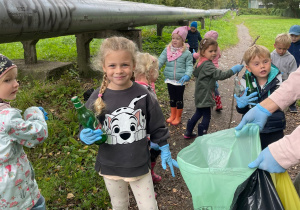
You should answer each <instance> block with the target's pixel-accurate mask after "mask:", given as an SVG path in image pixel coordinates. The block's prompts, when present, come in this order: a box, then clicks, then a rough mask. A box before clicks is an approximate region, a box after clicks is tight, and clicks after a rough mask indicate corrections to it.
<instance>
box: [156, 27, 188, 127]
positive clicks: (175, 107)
mask: <svg viewBox="0 0 300 210" xmlns="http://www.w3.org/2000/svg"><path fill="white" fill-rule="evenodd" d="M187 34H188V27H187V26H182V27H178V28H176V29H175V30H174V31H173V33H172V41H171V42H170V44H168V45H167V47H166V48H165V49H164V51H163V52H162V53H161V55H160V56H159V58H158V61H159V69H161V67H162V66H163V65H164V64H166V67H165V69H164V76H165V83H167V85H168V92H169V97H170V107H171V114H170V117H169V118H168V119H167V122H168V123H171V124H172V125H178V124H179V123H180V122H181V115H182V111H183V93H184V89H185V84H186V82H188V81H189V80H190V78H191V75H192V73H193V56H192V54H191V52H190V51H189V50H188V48H187V46H186V45H185V40H186V36H187Z"/></svg>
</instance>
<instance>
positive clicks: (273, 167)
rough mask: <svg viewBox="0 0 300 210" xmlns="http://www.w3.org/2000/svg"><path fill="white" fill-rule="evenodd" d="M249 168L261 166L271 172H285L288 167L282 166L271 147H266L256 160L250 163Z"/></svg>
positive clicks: (260, 167)
mask: <svg viewBox="0 0 300 210" xmlns="http://www.w3.org/2000/svg"><path fill="white" fill-rule="evenodd" d="M248 167H249V168H259V169H262V170H265V171H268V172H270V173H283V172H285V170H286V169H284V168H282V167H281V165H279V164H278V162H277V161H276V160H275V159H274V157H273V155H272V153H271V152H270V149H269V147H267V148H265V149H264V150H263V151H261V153H260V154H259V155H258V157H257V158H256V160H254V161H253V162H251V163H249V165H248Z"/></svg>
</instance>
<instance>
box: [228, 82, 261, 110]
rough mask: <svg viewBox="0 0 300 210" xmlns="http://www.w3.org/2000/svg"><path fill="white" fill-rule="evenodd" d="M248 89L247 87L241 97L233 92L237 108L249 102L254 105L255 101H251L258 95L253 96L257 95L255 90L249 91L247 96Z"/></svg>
mask: <svg viewBox="0 0 300 210" xmlns="http://www.w3.org/2000/svg"><path fill="white" fill-rule="evenodd" d="M248 89H249V88H248V87H247V88H246V90H245V92H244V94H243V95H242V96H241V97H238V96H237V95H236V94H234V98H235V100H236V104H237V106H238V107H239V108H244V107H246V106H248V105H249V104H250V105H254V106H255V105H256V103H253V102H252V101H256V100H257V99H258V97H254V96H257V92H254V93H251V94H250V95H249V96H247V90H248Z"/></svg>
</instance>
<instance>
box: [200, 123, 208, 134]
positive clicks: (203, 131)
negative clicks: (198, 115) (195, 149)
mask: <svg viewBox="0 0 300 210" xmlns="http://www.w3.org/2000/svg"><path fill="white" fill-rule="evenodd" d="M205 134H207V130H205V129H204V127H203V125H202V124H198V136H203V135H205Z"/></svg>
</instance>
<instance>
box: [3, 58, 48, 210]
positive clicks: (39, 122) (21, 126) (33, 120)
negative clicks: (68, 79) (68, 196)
mask: <svg viewBox="0 0 300 210" xmlns="http://www.w3.org/2000/svg"><path fill="white" fill-rule="evenodd" d="M17 72H18V70H17V66H16V65H14V64H13V63H12V61H11V60H9V59H8V58H7V57H6V56H4V55H1V54H0V125H1V126H0V198H1V199H0V209H14V210H17V209H32V210H44V209H46V206H45V199H44V197H43V196H42V195H41V193H40V191H39V188H38V185H37V183H36V180H35V178H34V171H33V168H32V166H31V164H30V162H29V160H28V158H27V155H26V154H25V152H24V150H23V146H25V147H29V148H32V147H34V146H36V145H38V144H41V143H43V142H44V141H45V139H46V138H47V137H48V129H47V123H46V121H45V120H46V119H45V117H46V115H47V113H46V112H45V111H44V109H43V108H42V107H39V108H38V107H30V108H28V109H26V110H25V112H24V118H23V117H22V115H21V111H20V110H18V109H15V108H12V107H11V106H10V104H9V103H8V102H6V100H14V99H16V95H17V93H18V89H19V84H18V82H17Z"/></svg>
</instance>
